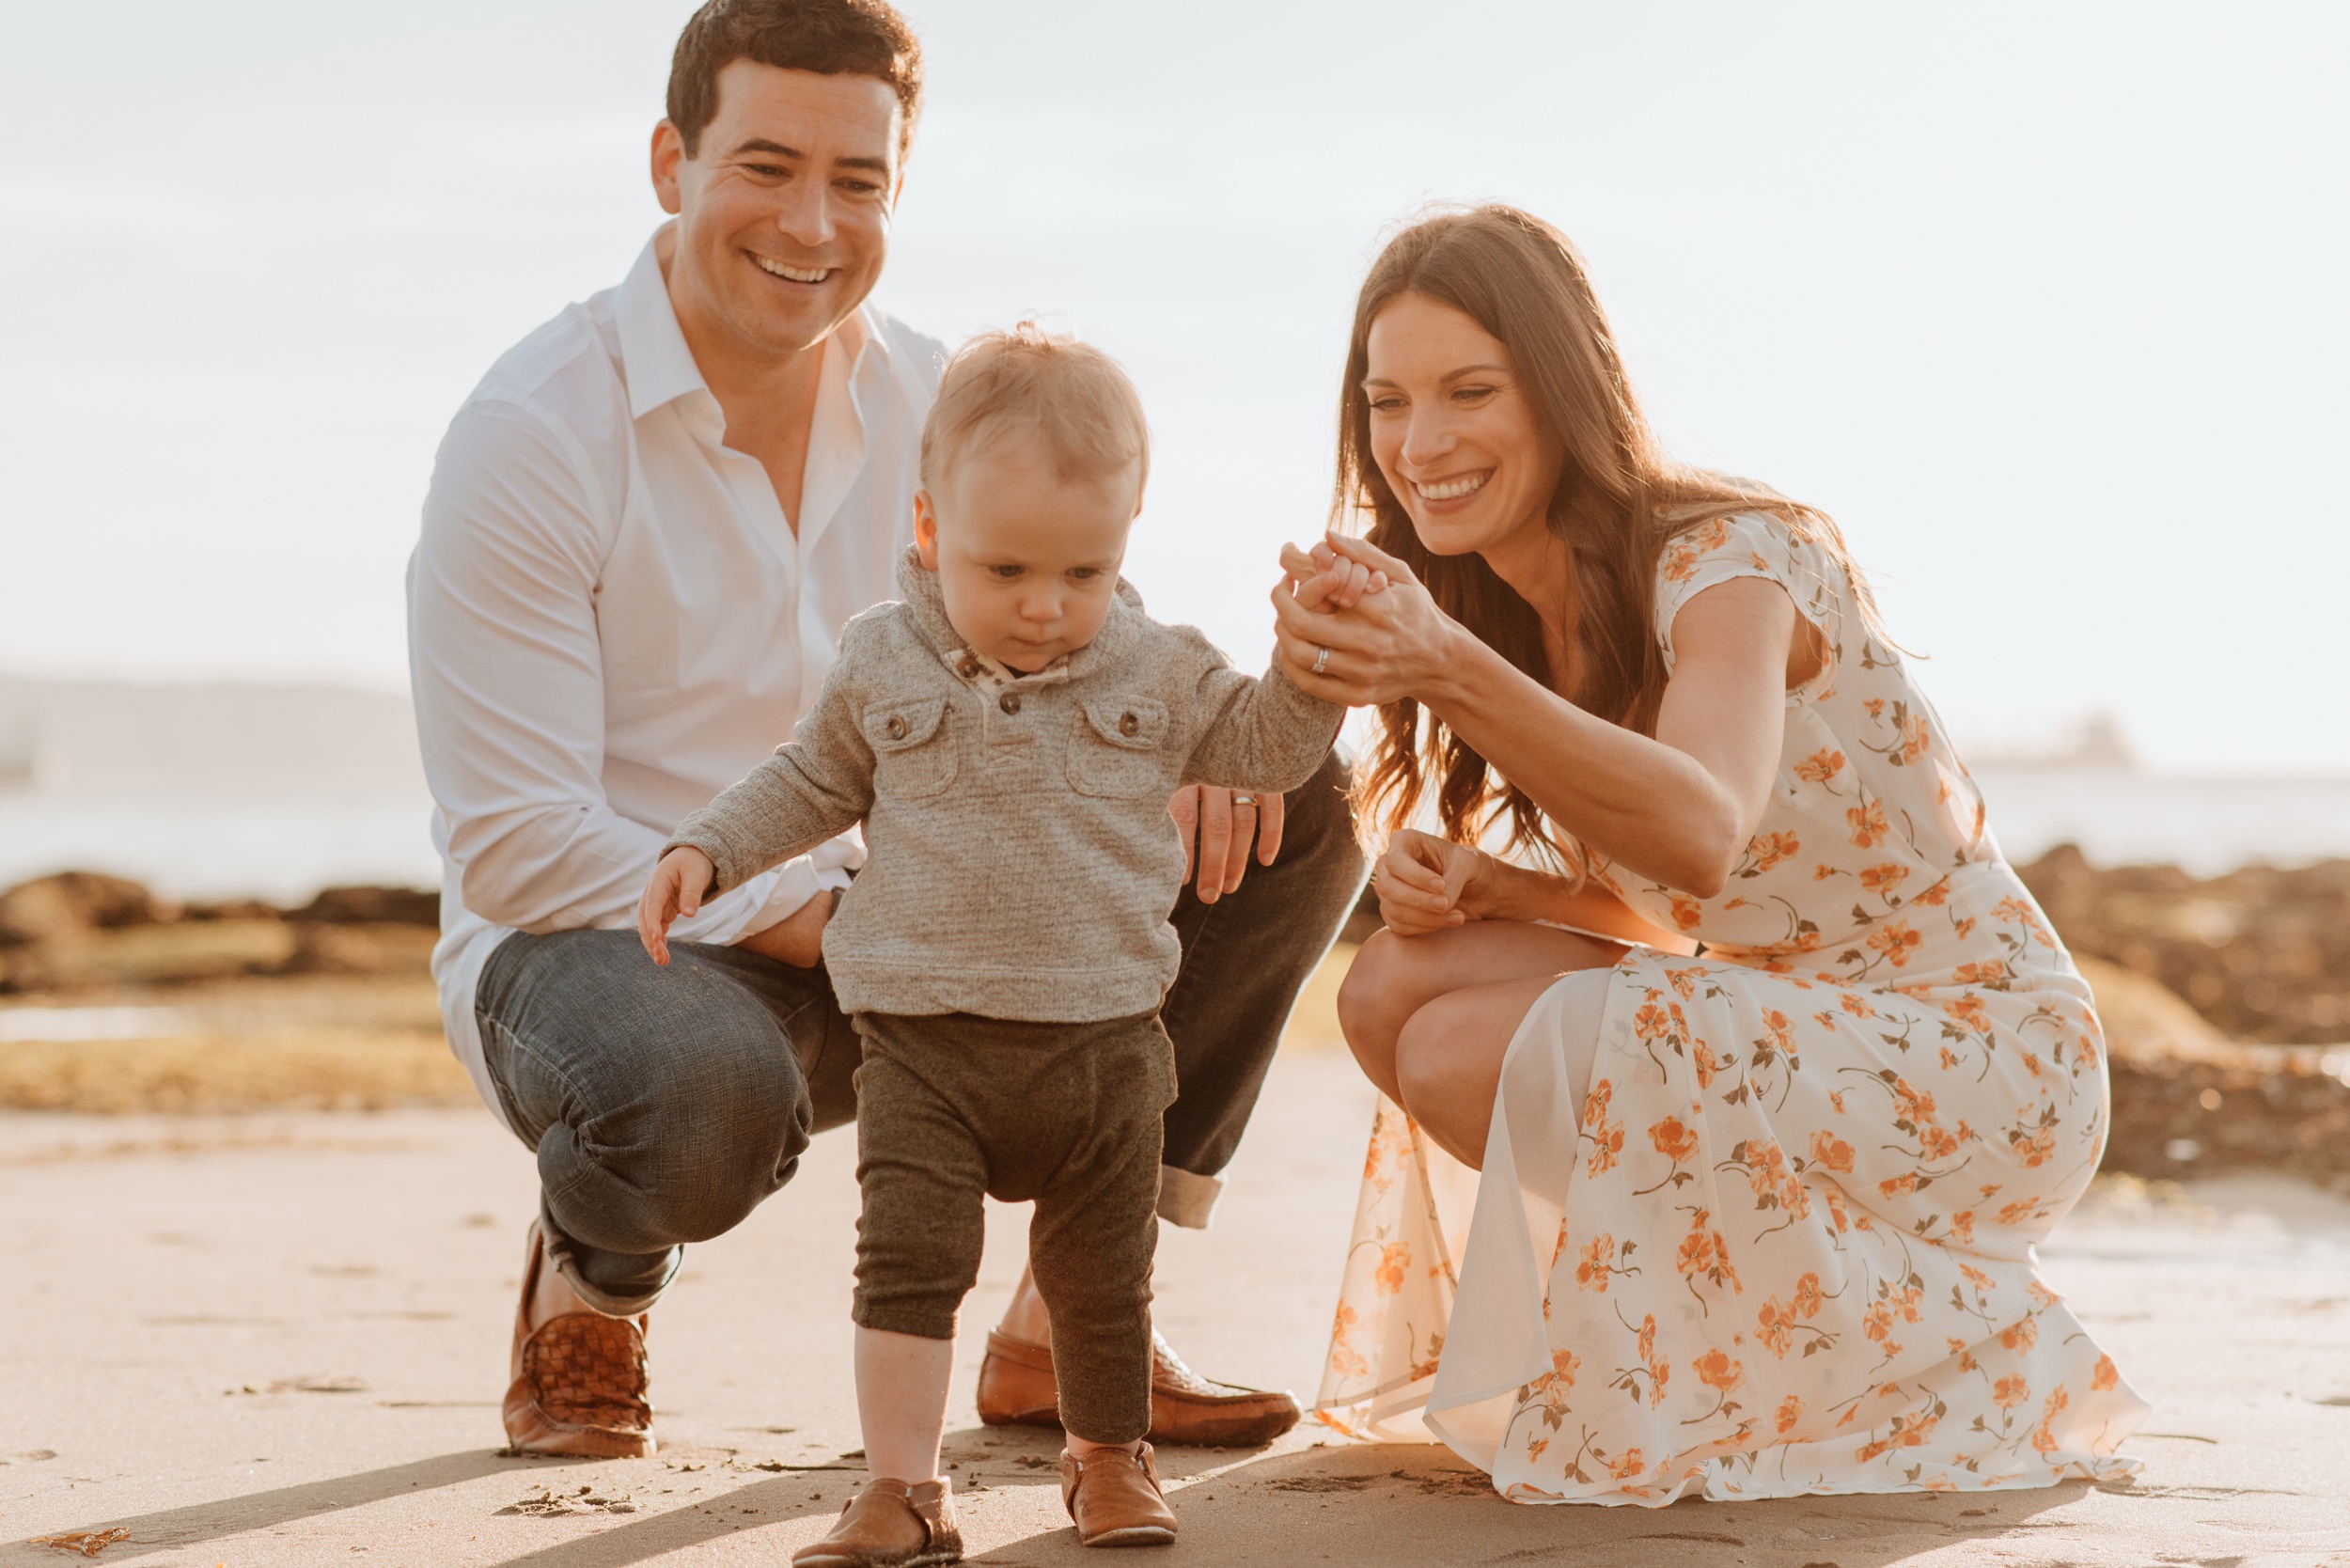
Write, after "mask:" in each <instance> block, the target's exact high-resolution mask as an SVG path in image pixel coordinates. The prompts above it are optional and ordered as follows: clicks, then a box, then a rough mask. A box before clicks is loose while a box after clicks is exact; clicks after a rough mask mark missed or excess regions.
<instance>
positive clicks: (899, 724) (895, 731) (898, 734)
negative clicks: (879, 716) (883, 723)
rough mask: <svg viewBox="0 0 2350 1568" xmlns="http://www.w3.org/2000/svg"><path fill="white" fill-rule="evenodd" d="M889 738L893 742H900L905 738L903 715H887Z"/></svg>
mask: <svg viewBox="0 0 2350 1568" xmlns="http://www.w3.org/2000/svg"><path fill="white" fill-rule="evenodd" d="M889 738H890V739H891V740H893V741H902V740H904V739H905V738H906V721H905V716H904V715H903V714H901V713H892V714H890V715H889Z"/></svg>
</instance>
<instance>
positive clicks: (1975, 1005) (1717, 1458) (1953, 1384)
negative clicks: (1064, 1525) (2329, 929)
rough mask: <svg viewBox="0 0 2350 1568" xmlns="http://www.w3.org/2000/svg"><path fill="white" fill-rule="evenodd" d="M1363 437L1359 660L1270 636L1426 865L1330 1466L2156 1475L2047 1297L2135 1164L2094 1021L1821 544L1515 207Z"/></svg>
mask: <svg viewBox="0 0 2350 1568" xmlns="http://www.w3.org/2000/svg"><path fill="white" fill-rule="evenodd" d="M1342 397H1343V409H1342V416H1341V420H1340V452H1339V503H1340V510H1341V512H1342V513H1343V512H1363V513H1368V514H1369V516H1370V519H1371V527H1370V530H1369V537H1368V540H1367V541H1365V540H1356V539H1351V538H1345V537H1341V536H1340V535H1339V534H1337V533H1335V532H1334V533H1333V534H1332V535H1331V536H1330V540H1329V541H1328V543H1327V544H1325V545H1324V546H1321V547H1318V548H1317V549H1316V551H1315V552H1314V553H1313V557H1311V558H1308V557H1306V556H1304V555H1302V554H1298V553H1295V552H1293V553H1292V557H1291V559H1290V562H1289V564H1290V566H1291V568H1292V570H1293V572H1296V573H1298V574H1299V575H1301V576H1302V575H1306V574H1308V573H1310V572H1315V571H1320V572H1324V573H1327V574H1329V575H1330V576H1331V577H1332V578H1333V579H1334V580H1342V581H1343V583H1344V591H1342V592H1341V593H1340V595H1339V596H1338V599H1337V600H1336V601H1335V602H1336V603H1337V604H1340V606H1341V607H1340V609H1339V610H1338V611H1337V612H1336V613H1330V612H1326V611H1325V612H1324V613H1316V612H1315V611H1313V610H1310V609H1308V608H1306V607H1303V606H1301V605H1300V604H1297V603H1296V602H1294V601H1292V600H1289V599H1288V598H1287V597H1286V596H1277V606H1278V613H1279V618H1280V619H1279V637H1280V656H1281V658H1282V660H1283V662H1284V664H1285V665H1286V666H1287V667H1288V668H1289V671H1290V673H1291V674H1292V675H1293V677H1294V678H1295V679H1296V680H1297V682H1298V683H1299V684H1300V685H1302V686H1303V687H1305V689H1307V690H1308V691H1310V692H1313V693H1315V694H1317V695H1320V696H1324V697H1327V698H1331V699H1332V700H1335V701H1341V702H1350V703H1364V704H1376V705H1377V706H1378V707H1379V709H1380V713H1381V717H1382V720H1383V721H1384V735H1383V738H1382V740H1381V742H1380V745H1379V747H1378V749H1377V752H1376V754H1375V755H1374V756H1373V757H1371V759H1369V760H1368V762H1367V766H1366V770H1365V778H1364V784H1365V792H1366V795H1367V797H1368V798H1367V800H1366V808H1367V810H1369V811H1371V812H1372V813H1375V815H1376V820H1379V821H1382V822H1384V823H1385V825H1386V826H1387V829H1388V830H1389V831H1390V833H1391V835H1392V836H1391V838H1390V839H1389V842H1388V844H1387V850H1386V853H1385V855H1383V857H1382V858H1381V859H1380V861H1379V864H1378V867H1377V870H1376V871H1375V872H1374V881H1373V886H1374V887H1375V889H1376V891H1377V893H1378V896H1379V901H1380V909H1381V912H1382V914H1383V915H1384V916H1385V917H1386V920H1387V931H1385V932H1383V933H1380V934H1378V935H1376V936H1374V937H1372V938H1371V941H1370V942H1368V943H1366V944H1365V945H1364V947H1363V949H1362V951H1361V953H1360V954H1359V955H1358V956H1357V958H1356V959H1355V965H1354V968H1353V971H1352V973H1351V974H1350V975H1349V977H1348V979H1347V981H1346V985H1345V989H1344V991H1343V993H1342V994H1341V996H1340V1021H1341V1023H1342V1024H1343V1026H1344V1027H1345V1030H1346V1034H1347V1039H1348V1041H1349V1043H1351V1044H1352V1045H1353V1047H1354V1050H1355V1056H1356V1058H1358V1059H1359V1060H1360V1061H1361V1063H1362V1065H1363V1068H1364V1071H1365V1072H1367V1073H1368V1074H1370V1075H1371V1079H1372V1080H1373V1081H1374V1082H1375V1083H1377V1084H1378V1086H1379V1088H1380V1090H1382V1091H1383V1093H1384V1094H1385V1095H1386V1097H1387V1100H1386V1103H1383V1105H1382V1106H1381V1113H1380V1116H1379V1120H1378V1122H1377V1124H1376V1126H1375V1128H1374V1131H1373V1135H1372V1143H1371V1159H1370V1163H1369V1166H1368V1169H1367V1174H1366V1180H1365V1186H1364V1197H1363V1201H1362V1206H1361V1210H1360V1213H1359V1216H1358V1220H1357V1226H1356V1232H1355V1242H1354V1247H1353V1248H1352V1251H1351V1253H1350V1260H1349V1265H1348V1270H1347V1276H1346V1281H1345V1289H1344V1295H1343V1297H1342V1300H1341V1303H1340V1308H1339V1316H1338V1324H1337V1326H1336V1330H1335V1332H1334V1337H1333V1340H1332V1343H1331V1350H1330V1358H1329V1363H1328V1368H1327V1371H1326V1372H1325V1377H1324V1389H1323V1399H1322V1405H1323V1409H1324V1419H1330V1420H1332V1421H1333V1422H1334V1424H1338V1425H1340V1426H1342V1427H1345V1428H1348V1429H1350V1430H1355V1431H1362V1432H1369V1433H1374V1434H1377V1435H1406V1434H1410V1433H1411V1432H1412V1431H1413V1427H1414V1418H1415V1413H1418V1419H1423V1420H1424V1422H1425V1426H1426V1428H1427V1430H1430V1431H1433V1432H1434V1433H1435V1434H1436V1435H1439V1436H1441V1437H1442V1438H1443V1439H1444V1440H1446V1441H1447V1442H1449V1443H1450V1444H1451V1445H1452V1446H1453V1447H1454V1448H1455V1449H1457V1450H1459V1451H1460V1452H1462V1453H1463V1454H1464V1455H1465V1456H1466V1457H1468V1458H1470V1459H1473V1460H1475V1461H1476V1462H1477V1463H1478V1464H1479V1465H1481V1466H1484V1467H1485V1468H1487V1469H1488V1470H1490V1471H1491V1472H1492V1474H1493V1476H1494V1481H1495V1484H1496V1486H1497V1487H1499V1488H1500V1489H1501V1490H1502V1492H1503V1493H1504V1494H1505V1495H1506V1496H1509V1497H1513V1498H1516V1499H1519V1500H1522V1501H1562V1500H1590V1501H1604V1502H1626V1501H1631V1502H1641V1503H1648V1504H1652V1505H1655V1504H1663V1503H1667V1502H1669V1501H1671V1500H1673V1499H1674V1498H1675V1497H1681V1496H1684V1495H1685V1494H1689V1493H1702V1495H1704V1496H1706V1497H1762V1496H1779V1495H1787V1494H1792V1493H1806V1492H1881V1491H1900V1490H1908V1489H1924V1490H1951V1489H1962V1490H1963V1489H1974V1488H1983V1487H1992V1486H2006V1487H2015V1486H2036V1485H2046V1484H2049V1483H2051V1482H2055V1481H2057V1480H2059V1479H2060V1478H2062V1477H2065V1476H2091V1477H2100V1478H2107V1477H2113V1476H2118V1475H2123V1474H2127V1473H2129V1472H2130V1471H2131V1470H2133V1469H2134V1468H2135V1467H2136V1466H2135V1462H2134V1461H2130V1460H2125V1459H2120V1458H2116V1457H2114V1450H2115V1448H2116V1446H2117V1445H2118V1444H2119V1443H2120V1441H2121V1440H2122V1439H2123V1437H2124V1436H2126V1435H2128V1433H2129V1432H2130V1431H2131V1430H2132V1429H2133V1428H2134V1427H2135V1426H2136V1424H2137V1423H2138V1421H2139V1419H2141V1417H2142V1415H2143V1414H2144V1412H2145V1409H2146V1407H2145V1405H2144V1403H2142V1402H2141V1401H2140V1400H2139V1398H2138V1397H2137V1396H2136V1395H2135V1394H2134V1393H2133V1392H2132V1391H2130V1389H2129V1388H2127V1387H2126V1386H2125V1385H2123V1383H2122V1382H2121V1381H2120V1378H2119V1374H2118V1373H2117V1372H2116V1371H2115V1369H2114V1366H2113V1363H2112V1362H2111V1360H2109V1359H2108V1358H2107V1357H2106V1356H2104V1355H2103V1354H2102V1353H2101V1352H2100V1351H2099V1349H2098V1348H2097V1346H2096V1345H2095V1344H2094V1343H2092V1341H2091V1340H2090V1339H2089V1337H2088V1335H2087V1333H2086V1332H2085V1331H2084V1330H2083V1329H2082V1327H2081V1325H2080V1324H2079V1322H2078V1320H2077V1319H2076V1318H2075V1317H2074V1316H2073V1314H2072V1313H2071V1312H2070V1311H2069V1310H2068V1309H2066V1308H2065V1307H2064V1306H2063V1305H2062V1304H2061V1303H2060V1301H2059V1300H2058V1298H2057V1296H2056V1295H2055V1294H2054V1293H2052V1292H2051V1291H2050V1290H2048V1288H2047V1287H2046V1286H2045V1284H2043V1283H2042V1282H2041V1280H2040V1278H2038V1275H2037V1272H2036V1269H2035V1266H2034V1262H2033V1258H2032V1252H2031V1246H2032V1244H2033V1243H2034V1242H2036V1241H2038V1240H2039V1239H2041V1238H2042V1237H2044V1236H2045V1235H2046V1234H2047V1232H2048V1231H2049V1229H2050V1228H2051V1227H2052V1226H2053V1225H2054V1224H2055V1222H2056V1221H2057V1220H2058V1218H2060V1216H2061V1215H2063V1214H2064V1212H2065V1211H2066V1210H2067V1209H2068V1208H2070V1207H2071V1205H2072V1203H2073V1202H2074V1200H2076V1198H2078V1196H2079V1195H2080V1192H2081V1190H2082V1188H2083V1187H2084V1186H2085V1185H2086V1184H2087V1183H2088V1181H2089V1178H2090V1175H2091V1173H2092V1171H2093V1170H2094V1169H2095V1168H2096V1165H2097V1159H2098V1155H2099V1153H2100V1152H2101V1150H2102V1147H2103V1144H2104V1138H2105V1129H2106V1081H2105V1069H2104V1060H2103V1054H2102V1037H2101V1035H2100V1032H2099V1029H2098V1026H2097V1020H2096V1015H2095V1013H2094V1012H2093V1011H2092V1008H2091V999H2090V993H2089V988H2088V987H2087V986H2086V985H2085V984H2084V983H2083V982H2082V981H2081V980H2080V978H2079V976H2078V975H2077V974H2076V972H2075V970H2074V968H2073V965H2072V964H2071V961H2070V960H2069V959H2068V958H2067V957H2066V956H2065V953H2064V949H2063V948H2062V947H2061V946H2060V944H2059V942H2058V941H2057V939H2056V936H2055V934H2054V933H2052V932H2051V931H2050V930H2049V928H2048V925H2047V923H2046V921H2045V919H2044V918H2043V917H2041V915H2040V913H2039V911H2038V909H2037V908H2036V906H2035V905H2034V904H2033V902H2032V900H2031V897H2030V895H2029V893H2028V892H2027V891H2026V890H2025V888H2024V886H2023V885H2022V884H2021V883H2020V882H2019V881H2018V880H2017V879H2016V877H2015V874H2014V872H2013V870H2010V869H2009V867H2008V866H2007V864H2006V863H2005V861H2004V860H2002V859H2001V857H2000V855H1999V852H1998V846H1997V844H1996V843H1995V842H1994V840H1993V839H1992V838H1991V836H1990V834H1989V832H1988V830H1987V829H1986V828H1985V826H1984V823H1983V811H1982V800H1981V797H1980V795H1979V794H1978V793H1977V792H1976V789H1975V786H1974V785H1973V783H1972V782H1971V780H1970V779H1969V778H1968V776H1967V775H1966V769H1965V768H1964V767H1962V766H1961V765H1960V763H1959V760H1958V758H1957V756H1956V754H1955V753H1954V752H1953V751H1952V750H1951V745H1950V743H1949V741H1948V739H1947V738H1946V736H1945V735H1944V733H1943V730H1942V728H1941V725H1940V723H1939V721H1938V720H1937V719H1936V718H1935V714H1934V712H1933V710H1932V709H1931V708H1929V707H1928V706H1927V704H1926V701H1925V698H1924V697H1923V696H1922V695H1921V694H1920V693H1919V690H1918V688H1917V687H1916V686H1915V685H1914V684H1913V683H1912V682H1911V680H1910V676H1909V670H1908V666H1907V665H1906V664H1905V663H1904V660H1903V659H1902V657H1901V655H1900V654H1899V653H1898V652H1897V651H1895V649H1894V648H1893V646H1892V645H1891V644H1890V643H1889V642H1888V640H1887V639H1886V637H1885V636H1884V635H1883V633H1882V632H1881V631H1880V630H1879V628H1878V626H1877V622H1876V616H1875V611H1874V607H1873V606H1872V604H1871V602H1870V599H1869V596H1868V592H1867V589H1866V588H1865V586H1864V585H1863V583H1862V580H1861V578H1860V576H1859V574H1858V572H1857V571H1856V570H1855V569H1854V568H1853V566H1852V563H1851V561H1850V559H1849V558H1848V557H1847V556H1846V555H1845V551H1844V546H1843V543H1842V541H1841V537H1840V535H1839V534H1838V532H1837V529H1836V527H1835V525H1834V524H1833V523H1832V522H1830V520H1829V519H1828V518H1826V517H1825V516H1824V515H1822V514H1821V513H1819V512H1817V511H1815V510H1812V509H1810V508H1809V507H1805V506H1803V505H1801V504H1799V503H1796V502H1794V501H1790V500H1788V499H1786V498H1784V497H1782V496H1780V495H1778V494H1776V493H1774V492H1771V491H1769V490H1766V489H1764V488H1763V487H1762V486H1759V485H1755V484H1751V483H1747V482H1745V481H1741V480H1733V479H1729V478H1723V477H1720V476H1718V475H1713V474H1707V473H1701V472H1698V471H1695V470H1691V469H1688V468H1684V467H1680V466H1676V465H1674V464H1671V463H1668V462H1667V461H1666V460H1665V459H1664V458H1663V457H1662V456H1661V455H1660V454H1659V452H1658V451H1657V449H1656V447H1655V445H1654V443H1653V439H1652V437H1651V435H1650V433H1649V431H1648V428H1647V426H1646V424H1645V422H1644V421H1643V419H1642V417H1641V415H1640V411H1639V409H1638V407H1637V404H1636V402H1635V401H1634V400H1633V397H1632V394H1631V391H1630V389H1629V387H1628V385H1627V384H1626V380H1625V377H1624V374H1623V370H1622V366H1621V364H1620V362H1619V361H1618V358H1617V355H1616V350H1615V345H1614V343H1613V341H1612V339H1611V338H1610V337H1609V334H1608V330H1607V325H1606V320H1605V319H1604V317H1603V316H1602V314H1601V312H1600V308H1599V306H1598V303H1597V301H1596V299H1595V298H1594V296H1593V294H1592V291H1591V289H1590V283H1589V281H1588V280H1587V279H1586V277H1585V274H1584V271H1583V267H1582V264H1581V261H1580V259H1579V258H1578V257H1577V256H1576V254H1575V250H1574V248H1573V246H1572V245H1570V244H1569V243H1568V242H1567V240H1566V239H1565V237H1564V236H1562V235H1561V234H1559V232H1558V231H1557V230H1556V229H1554V228H1552V227H1549V226H1548V225H1547V224H1544V223H1543V222H1542V221H1541V220H1539V219H1536V218H1533V217H1530V216H1528V215H1527V214H1525V213H1522V212H1514V211H1512V210H1510V209H1507V208H1500V207H1487V208H1482V209H1479V210H1477V211H1475V212H1465V213H1459V214H1453V215H1448V216H1442V217H1437V218H1434V219H1432V220H1429V221H1427V222H1424V223H1421V224H1419V225H1418V226H1417V227H1412V228H1410V229H1408V230H1407V231H1405V232H1404V233H1402V235H1401V236H1399V237H1398V238H1397V239H1396V240H1395V241H1394V242H1393V243H1391V244H1389V245H1388V247H1387V250H1386V252H1385V253H1384V254H1383V255H1382V256H1381V258H1380V259H1379V260H1378V262H1377V263H1376V265H1375V266H1373V268H1372V269H1371V275H1370V277H1369V279H1368V280H1367V281H1366V282H1365V284H1364V286H1363V291H1362V296H1361V299H1360V302H1359V304H1358V306H1357V307H1356V311H1355V328H1354V338H1353V342H1352V345H1351V347H1350V350H1349V353H1348V359H1347V370H1346V383H1345V386H1344V389H1343V393H1342ZM1382 573H1384V575H1385V579H1386V582H1385V586H1384V587H1383V588H1382V587H1379V586H1378V585H1377V583H1376V578H1377V576H1378V575H1379V574H1382ZM1367 820H1371V818H1368V817H1367ZM1414 822H1426V823H1430V824H1431V825H1433V826H1434V827H1435V828H1436V829H1437V830H1438V831H1436V832H1434V833H1429V832H1422V831H1418V830H1417V829H1416V828H1414V827H1413V826H1411V825H1409V824H1410V823H1414ZM1486 844H1499V845H1501V846H1502V853H1501V854H1494V853H1490V852H1489V851H1488V850H1487V849H1486V848H1482V847H1480V846H1481V845H1486ZM1398 1106H1401V1107H1402V1109H1401V1111H1399V1110H1398V1109H1397V1107H1398ZM1448 1152H1449V1158H1448ZM1456 1160H1457V1161H1458V1162H1460V1165H1465V1166H1467V1167H1472V1168H1476V1167H1481V1168H1482V1179H1481V1183H1480V1184H1478V1185H1477V1186H1476V1189H1475V1194H1474V1199H1473V1202H1474V1213H1473V1218H1472V1217H1470V1216H1469V1215H1466V1214H1465V1213H1464V1211H1465V1209H1466V1208H1467V1206H1468V1204H1467V1200H1466V1191H1467V1187H1466V1184H1465V1182H1463V1181H1461V1180H1458V1179H1457V1176H1458V1172H1459V1167H1458V1166H1455V1165H1454V1164H1453V1163H1452V1162H1453V1161H1456ZM1464 1231H1465V1232H1466V1238H1465V1244H1464V1242H1463V1232H1464ZM1456 1260H1457V1262H1458V1263H1459V1266H1458V1268H1457V1269H1456V1267H1455V1262H1456Z"/></svg>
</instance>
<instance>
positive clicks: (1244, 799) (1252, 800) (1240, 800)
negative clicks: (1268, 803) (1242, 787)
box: [1232, 795, 1257, 810]
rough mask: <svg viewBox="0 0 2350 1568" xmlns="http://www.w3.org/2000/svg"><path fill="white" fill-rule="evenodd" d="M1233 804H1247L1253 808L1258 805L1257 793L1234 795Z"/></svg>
mask: <svg viewBox="0 0 2350 1568" xmlns="http://www.w3.org/2000/svg"><path fill="white" fill-rule="evenodd" d="M1232 804H1233V805H1234V806H1246V807H1248V808H1250V809H1252V810H1253V809H1255V808H1256V805H1257V797H1256V796H1255V795H1234V796H1233V797H1232Z"/></svg>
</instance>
